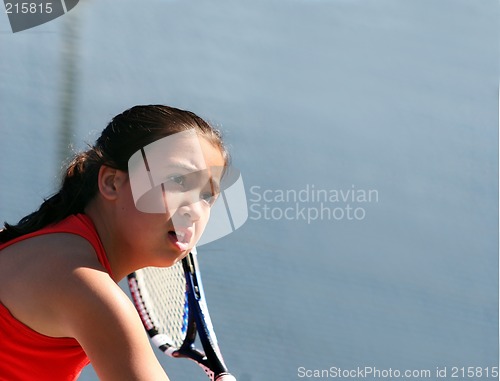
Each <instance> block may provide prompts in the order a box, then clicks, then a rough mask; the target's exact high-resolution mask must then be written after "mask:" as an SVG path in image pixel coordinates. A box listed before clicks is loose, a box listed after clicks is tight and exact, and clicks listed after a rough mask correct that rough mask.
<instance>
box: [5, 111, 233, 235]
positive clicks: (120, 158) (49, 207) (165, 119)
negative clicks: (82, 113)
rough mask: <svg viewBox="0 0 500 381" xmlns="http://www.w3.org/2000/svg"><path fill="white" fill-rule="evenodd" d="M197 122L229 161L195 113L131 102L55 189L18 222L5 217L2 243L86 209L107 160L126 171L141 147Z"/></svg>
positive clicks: (221, 145) (217, 137)
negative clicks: (11, 221)
mask: <svg viewBox="0 0 500 381" xmlns="http://www.w3.org/2000/svg"><path fill="white" fill-rule="evenodd" d="M193 128H194V129H195V130H196V131H197V133H198V134H199V135H200V136H203V137H204V138H206V139H207V140H208V141H209V142H211V143H212V144H213V145H214V146H216V147H218V148H219V149H220V151H221V153H222V155H223V158H224V161H225V163H226V165H227V164H228V162H229V154H228V152H227V149H226V148H225V146H224V143H223V141H222V136H221V134H220V132H219V131H218V130H216V129H215V128H213V127H212V126H210V125H209V124H208V123H207V122H205V121H204V120H203V119H201V118H200V117H198V116H197V115H195V114H194V113H192V112H190V111H185V110H180V109H177V108H173V107H168V106H162V105H148V106H135V107H132V108H130V109H128V110H126V111H124V112H123V113H121V114H119V115H117V116H116V117H114V118H113V120H112V121H111V122H110V123H109V124H108V126H107V127H106V128H105V129H104V130H103V131H102V134H101V136H100V137H99V138H98V139H97V141H96V142H95V144H94V145H93V146H91V147H90V148H89V149H88V150H87V151H85V152H82V153H80V154H78V155H76V156H75V157H74V158H73V160H72V161H71V163H70V164H69V166H68V168H67V169H66V173H65V174H64V177H63V179H62V185H61V188H60V190H59V191H58V192H57V193H56V194H54V195H53V196H52V197H50V198H48V199H46V200H45V201H44V202H43V203H42V205H41V206H40V208H39V209H38V210H37V211H35V212H33V213H31V214H29V215H27V216H26V217H24V218H22V219H21V220H20V221H19V222H18V223H17V224H16V225H10V224H8V223H5V228H4V229H3V230H1V231H0V243H5V242H8V241H10V240H12V239H14V238H17V237H20V236H23V235H25V234H28V233H32V232H35V231H37V230H39V229H41V228H43V227H45V226H48V225H51V224H54V223H57V222H59V221H61V220H63V219H64V218H66V217H68V216H69V215H71V214H77V213H83V211H84V209H85V207H86V206H87V204H88V202H89V201H90V200H91V199H93V198H94V196H95V195H96V194H97V191H98V187H97V178H98V174H99V169H100V168H101V166H102V165H107V166H109V167H112V168H115V169H119V170H122V171H127V170H128V160H129V159H130V157H131V156H132V155H133V154H134V153H135V152H136V151H138V150H139V149H141V148H142V147H144V146H146V145H148V144H149V143H151V142H154V141H156V140H158V139H160V138H163V137H165V136H169V135H172V134H174V133H177V132H181V131H185V130H189V129H193Z"/></svg>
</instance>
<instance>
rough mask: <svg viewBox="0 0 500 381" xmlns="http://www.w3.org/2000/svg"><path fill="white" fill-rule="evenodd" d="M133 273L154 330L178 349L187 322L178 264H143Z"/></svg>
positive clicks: (182, 285) (183, 285) (183, 280)
mask: <svg viewBox="0 0 500 381" xmlns="http://www.w3.org/2000/svg"><path fill="white" fill-rule="evenodd" d="M135 274H136V279H137V285H138V288H139V290H140V293H141V298H142V300H143V302H144V306H145V307H146V310H147V311H148V313H149V318H150V319H151V322H152V323H153V325H154V327H155V328H156V329H157V330H158V333H161V334H164V335H167V336H168V337H169V339H170V341H171V343H170V344H171V345H173V346H174V347H177V348H179V347H180V346H181V344H182V343H183V341H184V338H185V337H186V329H187V321H188V306H187V300H186V278H185V275H184V270H183V268H182V263H181V262H178V263H176V264H175V265H173V266H171V267H168V268H158V267H147V268H144V269H141V270H137V271H136V273H135Z"/></svg>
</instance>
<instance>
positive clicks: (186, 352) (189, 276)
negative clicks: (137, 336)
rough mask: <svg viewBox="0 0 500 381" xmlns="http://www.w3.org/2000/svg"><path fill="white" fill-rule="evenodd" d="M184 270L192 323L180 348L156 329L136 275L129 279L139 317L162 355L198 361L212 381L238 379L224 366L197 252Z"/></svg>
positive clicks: (192, 254)
mask: <svg viewBox="0 0 500 381" xmlns="http://www.w3.org/2000/svg"><path fill="white" fill-rule="evenodd" d="M182 268H183V271H184V276H185V279H186V303H187V306H188V323H187V330H186V336H185V338H184V341H183V343H182V345H181V346H180V347H179V348H176V347H175V346H174V345H173V344H172V342H171V341H170V339H169V337H168V335H165V334H162V332H159V330H158V328H157V327H156V326H155V322H154V321H153V319H151V316H150V314H149V312H148V310H147V308H146V306H145V304H144V302H143V300H142V297H141V290H140V287H139V284H138V282H137V278H136V273H135V272H134V273H132V274H129V275H128V277H127V279H128V285H129V289H130V293H131V296H132V301H133V303H134V305H135V307H136V309H137V311H138V313H139V316H140V318H141V321H142V323H143V325H144V327H145V329H146V332H147V334H148V336H149V337H150V339H151V341H152V342H153V344H155V345H156V346H157V347H158V348H159V349H160V350H161V351H162V352H164V353H165V354H167V355H168V356H171V357H174V358H188V359H190V360H193V361H195V362H196V363H198V365H199V366H200V367H201V368H202V369H203V370H204V371H205V373H206V374H207V376H208V377H209V379H210V380H212V381H217V380H222V379H224V378H225V377H227V379H228V380H230V379H231V380H232V379H234V377H233V376H232V375H231V374H230V373H229V371H228V369H227V367H226V365H225V363H224V360H223V357H222V354H221V352H220V349H219V345H218V343H217V337H216V335H215V331H214V329H213V325H212V321H211V318H210V314H209V312H208V307H207V304H206V299H205V293H204V290H203V284H202V280H201V276H200V271H199V265H198V259H197V255H196V251H195V250H192V251H191V252H190V253H189V254H188V255H187V256H186V257H185V258H183V259H182ZM138 271H141V270H138ZM197 336H198V338H199V341H200V343H201V345H202V347H203V351H201V350H198V349H197V348H196V347H195V341H196V337H197Z"/></svg>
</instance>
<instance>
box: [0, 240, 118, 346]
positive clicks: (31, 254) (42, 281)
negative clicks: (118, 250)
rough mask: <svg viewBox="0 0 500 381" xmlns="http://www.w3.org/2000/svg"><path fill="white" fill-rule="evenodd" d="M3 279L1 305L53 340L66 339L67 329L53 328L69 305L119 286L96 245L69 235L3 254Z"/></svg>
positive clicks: (0, 273) (16, 245) (0, 268)
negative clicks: (102, 289)
mask: <svg viewBox="0 0 500 381" xmlns="http://www.w3.org/2000/svg"><path fill="white" fill-rule="evenodd" d="M82 274H85V275H84V276H82ZM0 279H1V282H2V287H0V302H1V303H2V304H4V306H5V307H6V308H7V309H9V311H10V312H11V313H12V315H14V316H15V317H16V318H17V319H18V320H19V321H21V322H22V323H24V324H25V325H27V326H28V327H30V328H32V329H33V330H35V331H37V332H39V333H42V334H45V335H48V336H55V337H58V336H67V335H66V334H65V332H64V328H63V327H61V326H60V325H57V324H53V323H54V322H57V321H59V318H58V315H59V314H61V313H62V310H63V309H64V308H65V304H66V303H68V304H69V303H70V302H71V300H73V301H74V300H76V298H77V297H82V295H84V294H85V293H86V292H91V290H92V288H93V287H94V288H95V286H96V283H104V284H105V285H106V286H105V287H108V288H109V287H114V286H116V285H115V284H114V282H113V280H112V279H111V278H110V277H109V275H108V273H107V271H106V269H105V268H104V266H103V265H102V264H101V263H100V262H99V260H98V258H97V255H96V252H95V249H94V247H93V246H92V244H91V243H90V242H89V241H88V240H86V239H85V238H83V237H82V236H79V235H75V234H69V233H53V234H46V235H40V236H35V237H31V238H27V239H25V240H22V241H19V242H16V243H13V244H12V245H10V246H7V247H6V248H4V249H3V250H1V251H0ZM116 287H117V286H116ZM77 293H79V294H80V295H77ZM68 308H69V306H68Z"/></svg>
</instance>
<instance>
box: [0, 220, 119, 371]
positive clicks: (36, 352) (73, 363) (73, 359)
mask: <svg viewBox="0 0 500 381" xmlns="http://www.w3.org/2000/svg"><path fill="white" fill-rule="evenodd" d="M50 233H71V234H76V235H79V236H81V237H83V238H85V239H86V240H88V241H89V242H90V243H91V244H92V246H93V247H94V250H95V251H96V253H97V257H98V259H99V262H100V263H101V264H102V265H103V266H104V268H105V269H106V271H107V272H108V274H110V275H111V268H110V266H109V262H108V259H107V257H106V253H105V252H104V247H103V246H102V243H101V241H100V239H99V236H98V234H97V231H96V230H95V227H94V225H93V223H92V221H91V220H90V218H89V217H87V216H86V215H84V214H78V215H73V216H69V217H68V218H66V219H64V220H63V221H61V222H59V223H57V224H54V225H52V226H49V227H46V228H43V229H41V230H39V231H36V232H34V233H31V234H26V235H24V236H22V237H19V238H16V239H14V240H12V241H9V242H7V243H5V244H3V245H0V250H2V249H4V248H6V247H7V246H10V245H12V244H14V243H16V242H19V241H22V240H25V239H28V238H31V237H36V236H39V235H43V234H50ZM88 363H89V360H88V358H87V355H86V354H85V352H84V351H83V349H82V347H81V346H80V344H79V343H78V341H76V340H75V339H73V338H56V337H49V336H45V335H42V334H40V333H38V332H36V331H34V330H32V329H31V328H29V327H28V326H26V325H24V324H23V323H21V322H20V321H19V320H17V319H16V318H14V317H13V316H12V315H11V314H10V312H9V310H8V309H7V308H6V307H5V306H4V305H3V304H2V303H1V302H0V381H33V380H37V381H74V380H76V379H77V378H78V376H79V375H80V373H81V371H82V369H83V368H84V367H85V366H86V365H87V364H88Z"/></svg>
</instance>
